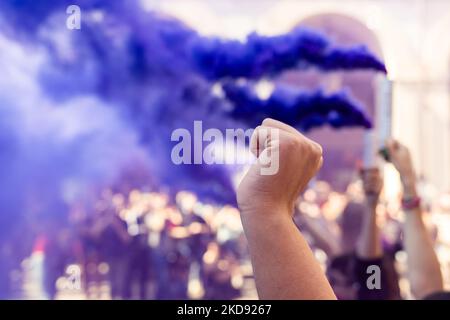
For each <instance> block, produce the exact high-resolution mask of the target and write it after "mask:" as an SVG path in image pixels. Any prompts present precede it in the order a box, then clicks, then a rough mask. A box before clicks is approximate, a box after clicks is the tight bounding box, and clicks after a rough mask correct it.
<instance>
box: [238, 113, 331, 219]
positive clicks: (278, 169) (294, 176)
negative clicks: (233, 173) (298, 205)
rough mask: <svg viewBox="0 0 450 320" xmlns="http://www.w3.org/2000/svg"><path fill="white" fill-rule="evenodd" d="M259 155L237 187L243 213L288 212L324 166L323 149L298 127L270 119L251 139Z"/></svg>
mask: <svg viewBox="0 0 450 320" xmlns="http://www.w3.org/2000/svg"><path fill="white" fill-rule="evenodd" d="M251 150H252V152H253V154H254V155H255V156H256V157H257V158H258V159H257V161H256V162H255V164H253V165H252V167H251V168H250V170H249V171H248V173H247V174H246V176H245V177H244V178H243V180H242V181H241V183H240V185H239V187H238V190H237V200H238V205H239V208H240V209H241V212H242V214H247V213H256V214H258V213H262V212H265V214H273V213H275V212H288V213H290V214H293V208H294V203H295V201H296V199H297V197H298V195H299V194H300V192H302V191H303V189H304V188H305V187H306V185H307V184H308V182H309V181H310V179H311V178H312V177H313V176H314V175H315V174H316V173H317V171H318V170H319V169H320V167H321V166H322V162H323V158H322V148H321V147H320V145H319V144H317V143H315V142H314V141H311V140H310V139H308V138H306V137H305V136H303V135H302V134H301V133H300V132H298V131H297V130H296V129H294V128H292V127H290V126H288V125H286V124H284V123H282V122H279V121H276V120H272V119H266V120H264V121H263V123H262V124H261V126H259V127H257V128H256V129H255V131H254V133H253V136H252V138H251Z"/></svg>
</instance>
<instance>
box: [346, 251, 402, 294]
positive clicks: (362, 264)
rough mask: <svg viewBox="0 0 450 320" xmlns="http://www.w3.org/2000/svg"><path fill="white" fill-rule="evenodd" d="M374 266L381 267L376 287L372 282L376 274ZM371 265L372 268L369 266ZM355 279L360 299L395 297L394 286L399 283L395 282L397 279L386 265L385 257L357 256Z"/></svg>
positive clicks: (354, 266)
mask: <svg viewBox="0 0 450 320" xmlns="http://www.w3.org/2000/svg"><path fill="white" fill-rule="evenodd" d="M372 266H376V267H378V268H379V270H380V273H379V276H380V279H379V284H380V286H379V287H378V288H376V287H375V288H374V287H373V286H371V285H370V284H374V283H375V282H374V281H372V280H373V277H375V276H376V274H375V273H374V271H373V270H372V271H371V268H373V267H372ZM369 267H371V268H369ZM353 271H354V279H355V282H356V288H357V299H358V300H389V299H393V296H395V294H394V293H393V291H394V290H393V287H394V286H398V283H393V282H395V281H396V280H395V279H393V277H392V274H391V273H392V272H391V270H389V268H387V267H386V263H385V261H384V257H381V258H377V259H362V258H359V257H357V256H355V259H354V265H353Z"/></svg>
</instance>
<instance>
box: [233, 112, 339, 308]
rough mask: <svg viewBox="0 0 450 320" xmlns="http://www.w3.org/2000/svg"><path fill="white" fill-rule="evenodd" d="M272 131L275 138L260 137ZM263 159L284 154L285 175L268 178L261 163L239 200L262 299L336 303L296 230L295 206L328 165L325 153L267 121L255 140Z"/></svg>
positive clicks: (251, 171) (253, 143)
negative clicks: (318, 172)
mask: <svg viewBox="0 0 450 320" xmlns="http://www.w3.org/2000/svg"><path fill="white" fill-rule="evenodd" d="M261 129H264V130H262V131H265V132H267V131H268V130H267V129H275V130H277V132H278V134H277V136H278V137H277V138H274V135H270V134H268V135H264V134H260V133H261ZM251 148H252V152H253V153H254V154H255V155H256V156H257V157H258V159H260V158H261V156H263V157H264V156H267V154H273V153H276V152H278V154H279V170H278V172H277V173H276V174H274V175H262V174H261V166H262V165H261V163H260V162H259V161H257V162H256V163H255V164H254V165H253V166H252V167H251V168H250V169H249V171H248V173H247V174H246V176H245V177H244V178H243V180H242V181H241V183H240V185H239V187H238V191H237V200H238V205H239V208H240V210H241V219H242V224H243V227H244V231H245V234H246V237H247V240H248V245H249V250H250V255H251V260H252V265H253V270H254V274H255V281H256V287H257V290H258V295H259V297H260V298H261V299H335V295H334V293H333V291H332V289H331V286H330V284H329V283H328V281H327V279H326V278H325V275H324V273H323V271H322V270H321V268H320V265H319V264H318V262H317V261H316V260H315V258H314V256H313V254H312V252H311V249H310V248H309V246H308V244H307V242H306V241H305V239H304V238H303V236H302V235H301V233H300V232H299V231H298V229H297V227H296V226H295V224H294V222H293V220H292V216H293V213H294V204H295V201H296V199H297V197H298V195H299V194H300V192H301V191H303V190H304V188H305V187H306V185H307V183H308V182H309V181H310V179H311V178H312V177H313V176H314V175H315V174H316V173H317V171H318V170H319V168H320V167H321V165H322V162H323V158H322V148H321V147H320V146H319V145H318V144H317V143H315V142H313V141H311V140H309V139H307V138H306V137H304V136H303V135H302V134H300V133H299V132H298V131H297V130H296V129H294V128H292V127H290V126H288V125H286V124H284V123H281V122H279V121H275V120H272V119H266V120H264V121H263V123H262V125H261V126H259V127H258V128H257V129H256V130H255V132H254V134H253V136H252V141H251Z"/></svg>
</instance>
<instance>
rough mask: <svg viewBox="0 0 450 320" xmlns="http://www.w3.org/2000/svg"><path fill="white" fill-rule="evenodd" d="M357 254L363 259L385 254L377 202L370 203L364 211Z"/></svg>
mask: <svg viewBox="0 0 450 320" xmlns="http://www.w3.org/2000/svg"><path fill="white" fill-rule="evenodd" d="M356 254H357V256H358V257H359V258H362V259H375V258H380V257H382V255H383V248H382V245H381V235H380V228H379V227H378V224H377V215H376V204H368V205H367V209H366V212H364V216H363V222H362V227H361V233H360V235H359V237H358V241H357V244H356Z"/></svg>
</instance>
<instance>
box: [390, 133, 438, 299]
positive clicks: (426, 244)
mask: <svg viewBox="0 0 450 320" xmlns="http://www.w3.org/2000/svg"><path fill="white" fill-rule="evenodd" d="M387 148H388V152H389V156H390V159H391V161H392V164H393V165H394V166H395V168H396V169H397V170H398V172H399V174H400V179H401V182H402V185H403V202H410V203H409V205H407V206H405V205H404V206H403V207H404V208H403V210H404V211H405V223H404V240H403V242H404V247H405V250H406V253H407V256H408V278H409V282H410V285H411V292H412V293H413V295H414V296H415V297H416V298H417V299H422V298H424V297H426V296H427V295H429V294H432V293H435V292H439V291H442V290H443V280H442V273H441V268H440V265H439V261H438V258H437V255H436V253H435V251H434V248H433V243H432V240H431V237H430V235H429V233H428V231H427V229H426V227H425V224H424V221H423V219H422V211H421V208H420V201H419V198H418V194H417V191H416V175H415V171H414V167H413V164H412V159H411V156H410V153H409V150H408V149H407V148H406V147H405V146H403V145H402V144H400V143H399V142H397V141H394V140H390V141H388V143H387ZM411 201H412V202H411ZM414 202H415V203H414Z"/></svg>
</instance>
